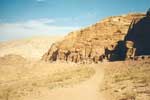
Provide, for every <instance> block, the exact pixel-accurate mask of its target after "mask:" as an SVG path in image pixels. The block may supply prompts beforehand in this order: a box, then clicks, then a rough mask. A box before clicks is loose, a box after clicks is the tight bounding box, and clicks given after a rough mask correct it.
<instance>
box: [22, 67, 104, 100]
mask: <svg viewBox="0 0 150 100" xmlns="http://www.w3.org/2000/svg"><path fill="white" fill-rule="evenodd" d="M92 67H93V68H94V69H95V71H96V73H95V74H94V76H92V77H91V78H90V79H88V80H87V81H84V82H82V83H80V84H76V85H73V86H69V87H63V88H56V89H52V90H51V91H49V90H47V89H45V90H44V91H43V92H44V94H43V95H42V96H29V97H26V98H24V99H23V100H83V99H86V100H105V98H104V96H103V95H102V94H101V93H100V92H99V86H100V84H101V82H102V81H103V76H104V70H103V67H101V65H94V66H93V65H92Z"/></svg>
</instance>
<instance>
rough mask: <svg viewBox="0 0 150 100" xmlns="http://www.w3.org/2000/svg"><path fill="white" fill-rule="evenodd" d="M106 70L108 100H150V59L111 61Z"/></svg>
mask: <svg viewBox="0 0 150 100" xmlns="http://www.w3.org/2000/svg"><path fill="white" fill-rule="evenodd" d="M105 72H106V73H105V77H104V83H103V86H104V87H102V88H101V89H100V91H101V92H104V93H106V94H107V95H109V96H108V97H109V98H108V100H110V98H111V100H150V61H134V62H133V61H126V62H115V63H110V64H109V66H108V67H107V68H105Z"/></svg>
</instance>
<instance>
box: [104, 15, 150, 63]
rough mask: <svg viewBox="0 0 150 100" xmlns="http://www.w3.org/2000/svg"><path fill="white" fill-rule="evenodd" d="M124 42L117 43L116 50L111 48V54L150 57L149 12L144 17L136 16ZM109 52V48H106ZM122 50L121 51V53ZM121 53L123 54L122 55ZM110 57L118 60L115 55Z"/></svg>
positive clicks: (126, 57) (130, 57) (136, 57)
mask: <svg viewBox="0 0 150 100" xmlns="http://www.w3.org/2000/svg"><path fill="white" fill-rule="evenodd" d="M121 42H122V44H117V46H116V47H119V49H117V48H115V51H117V52H112V51H114V50H109V53H108V54H109V55H117V56H119V57H120V58H119V59H121V58H122V59H138V58H140V59H141V58H149V57H148V56H150V45H149V43H150V16H149V14H148V13H147V14H146V15H145V16H143V17H142V18H140V17H139V18H134V19H133V20H132V22H131V24H130V27H129V30H128V32H127V35H126V36H125V38H124V40H123V41H121ZM105 52H107V50H105ZM119 52H120V53H119ZM121 54H123V55H122V56H121ZM109 59H113V60H116V59H115V58H114V57H113V56H110V57H109Z"/></svg>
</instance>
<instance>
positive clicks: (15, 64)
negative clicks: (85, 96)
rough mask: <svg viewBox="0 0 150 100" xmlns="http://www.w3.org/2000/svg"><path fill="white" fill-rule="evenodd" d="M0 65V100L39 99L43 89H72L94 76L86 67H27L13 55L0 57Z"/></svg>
mask: <svg viewBox="0 0 150 100" xmlns="http://www.w3.org/2000/svg"><path fill="white" fill-rule="evenodd" d="M7 58H9V59H7ZM19 61H21V62H19ZM0 64H1V66H0V76H1V77H0V100H22V98H23V97H25V96H29V95H33V94H34V95H40V94H41V92H42V91H43V90H44V89H45V88H46V89H48V90H49V91H50V90H51V89H54V88H56V87H57V88H59V87H64V86H70V85H74V84H77V83H79V82H81V81H84V80H86V79H88V78H90V77H91V76H92V75H94V73H95V71H94V69H93V68H92V67H88V66H83V65H82V66H81V65H74V64H60V63H59V64H58V63H53V64H50V63H45V62H32V63H31V62H30V61H26V60H25V59H23V58H22V57H20V56H17V55H7V56H5V57H2V58H1V59H0ZM6 69H7V70H6Z"/></svg>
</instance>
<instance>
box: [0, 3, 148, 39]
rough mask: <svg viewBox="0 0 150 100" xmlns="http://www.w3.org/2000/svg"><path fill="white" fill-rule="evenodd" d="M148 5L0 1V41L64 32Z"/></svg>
mask: <svg viewBox="0 0 150 100" xmlns="http://www.w3.org/2000/svg"><path fill="white" fill-rule="evenodd" d="M149 7H150V0H0V41H2V40H10V39H18V38H24V37H30V36H36V35H64V34H67V33H68V32H70V31H73V30H77V29H80V28H81V27H86V26H88V25H91V24H94V23H96V22H97V21H99V20H101V19H103V18H105V17H108V16H114V15H120V14H125V13H130V12H145V11H146V10H147V9H148V8H149Z"/></svg>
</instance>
